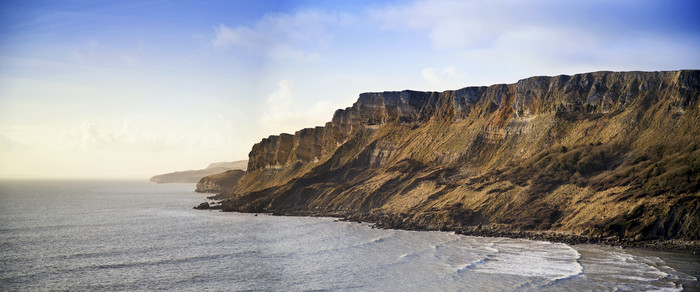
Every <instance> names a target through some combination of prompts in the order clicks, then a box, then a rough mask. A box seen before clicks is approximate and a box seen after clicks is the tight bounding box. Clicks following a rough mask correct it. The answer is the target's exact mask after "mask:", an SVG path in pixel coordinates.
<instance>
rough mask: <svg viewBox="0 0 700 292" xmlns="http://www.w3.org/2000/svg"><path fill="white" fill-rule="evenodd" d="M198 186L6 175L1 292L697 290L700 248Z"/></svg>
mask: <svg viewBox="0 0 700 292" xmlns="http://www.w3.org/2000/svg"><path fill="white" fill-rule="evenodd" d="M193 189H194V185H193V184H152V183H148V182H133V181H0V290H3V291H8V290H9V291H14V290H72V291H78V290H100V291H105V290H107V291H109V290H156V289H162V290H194V291H202V290H222V291H231V290H262V291H279V290H294V291H298V290H316V289H322V290H358V291H366V290H373V291H377V290H382V291H426V290H447V291H457V290H462V291H463V290H484V289H491V290H552V291H558V290H566V291H582V290H631V291H638V290H649V289H651V290H668V291H675V290H681V289H683V288H690V290H692V289H698V281H697V277H698V269H699V268H698V267H699V266H700V258H699V257H698V256H696V255H685V254H674V253H665V252H651V251H643V250H635V249H621V248H615V247H606V246H595V245H575V246H569V245H566V244H561V243H550V242H540V241H530V240H522V239H508V238H485V237H470V236H461V235H455V234H452V233H445V232H413V231H401V230H378V229H372V228H370V226H369V225H368V224H358V223H350V222H336V221H335V220H334V219H332V218H306V217H276V216H268V215H264V214H261V215H257V216H256V215H254V214H240V213H221V212H213V211H198V210H193V209H192V206H195V205H197V204H198V203H200V202H202V201H203V200H204V199H205V195H202V194H196V193H193V192H192V190H193Z"/></svg>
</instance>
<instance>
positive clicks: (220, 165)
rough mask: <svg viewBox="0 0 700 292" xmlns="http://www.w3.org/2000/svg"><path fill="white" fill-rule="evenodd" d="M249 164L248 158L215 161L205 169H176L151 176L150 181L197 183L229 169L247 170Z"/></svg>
mask: <svg viewBox="0 0 700 292" xmlns="http://www.w3.org/2000/svg"><path fill="white" fill-rule="evenodd" d="M247 164H248V161H247V160H239V161H233V162H215V163H211V164H209V166H207V168H205V169H198V170H185V171H176V172H171V173H166V174H160V175H156V176H154V177H151V179H150V180H149V181H151V182H155V183H159V184H160V183H196V182H199V180H200V179H202V178H203V177H205V176H208V175H212V174H217V173H222V172H225V171H227V170H232V169H241V170H245V169H246V166H247Z"/></svg>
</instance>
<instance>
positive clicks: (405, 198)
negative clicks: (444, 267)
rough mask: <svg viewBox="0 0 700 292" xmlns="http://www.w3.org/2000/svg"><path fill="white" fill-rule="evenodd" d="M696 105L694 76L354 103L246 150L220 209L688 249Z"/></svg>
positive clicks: (557, 80) (573, 79)
mask: <svg viewBox="0 0 700 292" xmlns="http://www.w3.org/2000/svg"><path fill="white" fill-rule="evenodd" d="M699 92H700V71H697V70H683V71H671V72H594V73H586V74H578V75H573V76H565V75H561V76H555V77H531V78H527V79H523V80H520V81H519V82H517V83H515V84H499V85H492V86H488V87H467V88H463V89H459V90H454V91H444V92H417V91H401V92H381V93H363V94H361V95H360V97H359V99H358V101H357V102H356V103H355V104H353V106H352V107H349V108H346V109H344V110H338V111H336V113H335V114H334V115H333V118H332V121H331V122H329V123H327V124H326V125H325V126H324V127H316V128H313V129H304V130H301V131H298V132H296V133H294V135H290V134H282V135H280V136H270V137H269V138H267V139H263V140H262V141H261V142H260V143H258V144H256V145H255V146H253V149H252V151H251V152H250V155H249V163H248V172H247V173H246V175H245V176H243V178H242V179H241V180H240V182H238V184H237V185H236V186H235V187H233V188H232V189H231V190H230V191H227V192H226V193H225V194H222V195H220V196H219V198H220V199H224V201H223V202H222V205H221V208H223V209H225V210H235V211H253V212H277V213H284V214H315V215H336V216H347V217H356V218H363V219H365V220H367V219H369V220H371V221H374V222H379V223H380V224H382V225H383V226H388V227H402V228H407V227H409V226H410V227H412V228H414V229H431V230H436V229H441V230H457V231H460V232H465V233H469V232H471V233H478V232H477V231H478V230H497V231H498V232H505V233H513V234H517V233H519V232H545V231H546V232H554V233H556V234H568V235H570V236H574V237H585V238H607V237H611V238H618V239H623V240H636V241H641V240H649V239H686V240H698V239H700V234H699V233H700V232H699V231H698V230H699V228H698V226H699V225H700V219H698V218H700V207H698V206H700V203H698V202H699V200H700V107H699V105H700V102H699V99H700V93H699ZM669 214H670V215H669ZM477 227H478V228H477Z"/></svg>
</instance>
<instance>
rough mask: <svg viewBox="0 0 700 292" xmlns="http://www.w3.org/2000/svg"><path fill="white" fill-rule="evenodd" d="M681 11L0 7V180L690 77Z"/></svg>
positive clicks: (696, 63)
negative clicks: (485, 94) (421, 111)
mask: <svg viewBox="0 0 700 292" xmlns="http://www.w3.org/2000/svg"><path fill="white" fill-rule="evenodd" d="M698 15H700V4H698V2H697V1H579V2H574V1H537V0H536V1H505V0H501V1H385V2H380V1H3V2H0V177H52V178H79V177H95V178H106V177H120V178H147V177H149V176H150V175H152V174H157V173H162V172H169V171H174V170H184V169H196V168H202V167H204V166H206V165H207V164H208V163H210V162H217V161H232V160H238V159H245V158H247V154H248V152H249V151H250V148H251V147H252V145H253V144H254V143H256V142H258V141H259V140H260V139H262V138H264V137H267V136H269V135H273V134H279V133H281V132H289V133H292V132H294V131H295V130H299V129H301V128H304V127H313V126H317V125H323V124H324V123H325V122H326V121H329V120H330V118H331V116H332V114H333V111H334V110H335V109H338V108H344V107H348V106H350V105H351V104H352V103H353V102H354V101H355V99H356V98H357V96H358V94H359V93H361V92H367V91H384V90H403V89H416V90H434V91H442V90H448V89H457V88H461V87H465V86H470V85H491V84H495V83H512V82H516V81H517V80H518V79H521V78H526V77H529V76H533V75H558V74H574V73H581V72H589V71H599V70H614V71H627V70H644V71H657V70H677V69H698V68H700V56H699V54H698V53H697V52H699V51H700V21H699V20H698V19H699V18H698V17H697V16H698Z"/></svg>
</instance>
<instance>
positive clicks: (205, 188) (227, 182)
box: [195, 169, 245, 193]
mask: <svg viewBox="0 0 700 292" xmlns="http://www.w3.org/2000/svg"><path fill="white" fill-rule="evenodd" d="M244 174H245V171H243V170H240V169H232V170H228V171H226V172H222V173H217V174H212V175H208V176H205V177H203V178H202V179H200V180H199V182H197V189H195V192H198V193H223V192H228V191H231V190H232V189H233V187H235V186H236V184H238V181H239V180H240V179H241V178H242V177H243V175H244Z"/></svg>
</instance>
